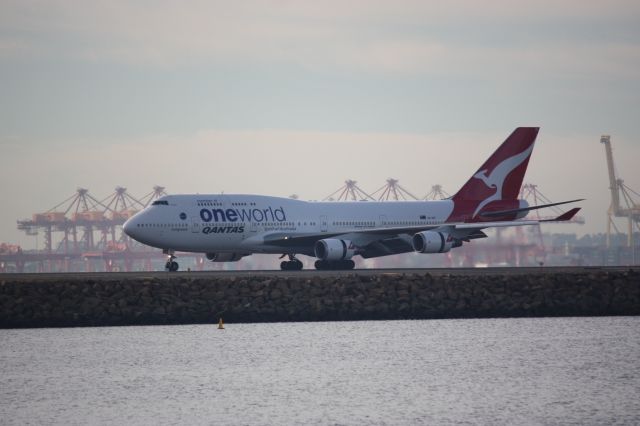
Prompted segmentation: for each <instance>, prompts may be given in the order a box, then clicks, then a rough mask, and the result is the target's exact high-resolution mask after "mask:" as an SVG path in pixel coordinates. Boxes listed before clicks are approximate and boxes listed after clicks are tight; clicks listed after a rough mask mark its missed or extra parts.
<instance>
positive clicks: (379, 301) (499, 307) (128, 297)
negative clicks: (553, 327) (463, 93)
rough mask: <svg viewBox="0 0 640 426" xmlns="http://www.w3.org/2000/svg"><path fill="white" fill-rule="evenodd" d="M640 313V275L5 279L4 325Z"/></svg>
mask: <svg viewBox="0 0 640 426" xmlns="http://www.w3.org/2000/svg"><path fill="white" fill-rule="evenodd" d="M597 315H640V272H638V271H637V270H628V271H593V272H584V273H539V274H535V273H533V274H508V275H499V274H496V275H490V274H489V275H486V274H479V275H455V272H454V271H452V273H451V274H449V275H447V274H439V275H430V274H429V273H426V274H381V275H358V274H357V273H354V274H352V275H348V276H336V277H321V276H314V277H311V278H309V277H308V276H307V277H302V276H301V277H295V276H293V277H291V276H288V277H278V276H275V277H274V276H253V277H247V276H242V277H234V276H226V277H216V278H199V277H198V276H197V274H195V275H193V276H183V275H181V276H175V277H173V276H171V275H167V276H165V277H158V278H155V277H147V278H126V277H123V278H118V276H117V275H111V276H110V277H109V278H105V279H95V278H88V279H83V277H82V275H81V274H80V275H77V276H76V277H74V278H72V279H69V278H68V277H67V278H64V279H60V280H55V279H53V280H51V279H48V280H44V279H43V280H38V279H30V280H28V281H21V280H3V278H2V277H1V276H0V327H2V328H12V327H68V326H109V325H142V324H190V323H216V322H217V321H218V318H219V317H223V318H224V320H225V321H226V322H275V321H339V320H378V319H435V318H489V317H538V316H597Z"/></svg>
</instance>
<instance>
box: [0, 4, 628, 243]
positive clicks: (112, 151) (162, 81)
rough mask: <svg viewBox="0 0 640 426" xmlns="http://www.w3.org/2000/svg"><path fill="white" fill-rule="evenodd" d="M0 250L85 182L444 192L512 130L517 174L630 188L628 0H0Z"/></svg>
mask: <svg viewBox="0 0 640 426" xmlns="http://www.w3.org/2000/svg"><path fill="white" fill-rule="evenodd" d="M0 95H1V96H0V147H1V155H0V179H1V182H2V183H1V184H0V197H1V199H2V200H3V203H2V204H3V206H2V211H1V213H0V241H5V242H14V243H20V244H22V245H23V246H24V247H25V248H31V247H32V246H33V245H34V242H33V240H34V239H33V238H29V239H27V238H26V237H25V236H24V235H23V234H22V233H21V232H19V231H18V230H17V229H16V220H17V219H20V218H28V217H31V214H32V213H35V212H40V211H45V210H47V209H49V208H51V207H53V206H54V205H56V204H57V203H58V202H60V201H62V200H63V199H65V198H67V197H68V196H70V195H71V194H73V193H74V191H75V190H76V188H77V187H79V186H82V187H86V188H89V189H90V192H91V193H92V194H93V195H94V196H96V197H97V198H103V197H106V196H107V195H108V194H110V193H111V192H113V189H114V187H115V186H117V185H122V186H126V187H127V188H129V191H130V193H131V194H132V195H134V196H142V195H143V194H145V193H147V192H149V191H150V190H151V187H152V186H153V185H154V184H160V185H163V186H166V188H167V191H168V192H170V193H181V192H200V193H205V192H219V191H225V192H227V193H233V192H242V193H244V192H248V193H258V194H271V195H281V196H288V195H290V194H293V193H296V194H299V195H300V197H301V198H302V199H321V198H323V197H324V196H326V195H328V194H329V193H331V192H333V191H334V190H335V189H337V188H338V187H340V186H341V185H342V184H343V181H344V180H345V179H347V178H351V179H355V180H357V181H358V183H359V184H360V185H361V186H362V187H363V188H364V189H365V190H368V191H370V192H373V191H374V190H375V189H377V188H379V187H380V186H382V185H383V184H384V182H385V179H387V178H388V177H394V178H397V179H399V180H400V183H401V184H402V185H403V186H405V187H407V188H408V189H409V190H411V191H412V192H413V193H415V194H416V195H424V194H426V193H427V192H429V190H430V188H431V186H432V185H434V184H441V185H443V186H444V188H445V189H446V190H447V191H448V192H450V193H453V192H455V191H456V190H457V189H458V187H459V186H460V185H462V184H463V183H464V182H465V181H466V180H467V179H468V178H469V177H470V175H471V174H472V173H473V172H474V171H475V170H476V169H477V168H478V167H479V166H480V164H481V163H482V162H483V161H484V159H485V158H486V157H487V156H488V155H490V154H491V152H493V150H494V149H495V148H496V147H497V146H498V145H499V144H500V143H501V142H502V141H503V140H504V139H505V137H506V136H507V135H508V134H509V133H510V132H511V131H512V130H513V129H514V128H515V127H517V126H540V127H541V128H542V129H541V132H540V134H539V136H538V143H537V146H536V150H535V151H534V153H533V157H532V160H531V162H530V164H529V171H528V174H527V177H526V181H528V182H532V183H536V184H538V185H539V188H540V189H541V191H542V192H543V193H545V194H546V195H547V196H548V197H549V198H551V199H552V200H554V201H560V200H565V199H573V198H578V197H584V198H587V199H588V201H586V202H584V203H583V204H582V205H583V207H584V211H583V214H584V216H585V217H586V219H587V225H585V226H582V227H578V226H576V225H571V226H567V225H548V228H547V230H551V231H554V232H563V231H566V232H577V233H580V234H581V233H584V232H603V231H604V229H605V223H606V220H605V219H606V214H605V213H606V210H607V207H608V205H609V196H608V186H609V185H608V181H607V173H606V166H605V160H604V150H603V147H602V145H601V144H600V143H599V140H600V135H601V134H603V133H608V134H611V136H612V143H613V146H614V149H615V151H614V155H615V160H616V163H617V168H618V170H619V172H620V175H621V177H623V178H624V179H625V181H626V183H627V184H628V185H629V186H631V187H632V188H635V189H636V190H637V191H638V190H640V171H639V168H638V160H639V159H640V2H637V1H608V2H584V1H577V0H576V1H558V0H554V1H546V0H542V1H536V2H514V1H484V2H480V1H471V0H469V1H448V2H429V1H424V0H421V1H375V0H367V1H348V0H341V1H326V0H325V1H322V2H317V1H309V2H303V1H233V2H229V1H155V0H154V1H127V2H121V1H113V0H110V1H55V0H53V1H52V0H47V1H28V0H19V1H11V0H9V1H8V0H1V1H0Z"/></svg>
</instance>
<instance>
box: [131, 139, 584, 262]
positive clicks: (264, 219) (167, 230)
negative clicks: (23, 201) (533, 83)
mask: <svg viewBox="0 0 640 426" xmlns="http://www.w3.org/2000/svg"><path fill="white" fill-rule="evenodd" d="M538 131H539V128H538V127H518V128H516V129H515V130H514V131H513V133H511V135H510V136H509V137H508V138H507V139H506V140H505V141H504V142H503V143H502V145H500V147H499V148H498V149H497V150H496V151H495V152H494V153H493V154H492V155H491V156H490V157H489V159H488V160H486V161H485V162H484V163H483V164H482V166H481V167H480V168H479V169H478V171H477V172H476V173H475V174H473V176H471V178H470V179H469V180H468V181H467V182H466V183H465V184H464V185H463V186H462V188H461V189H460V190H459V191H458V192H457V193H456V194H455V195H454V196H452V197H450V198H448V199H445V200H438V201H397V202H389V201H385V202H375V201H354V202H313V201H311V202H309V201H301V200H296V199H291V198H281V197H270V196H264V195H234V194H211V195H200V194H181V195H167V196H163V197H161V198H158V199H157V200H156V201H154V202H153V203H152V204H151V205H150V206H148V207H147V208H145V209H144V210H142V211H140V212H139V213H137V214H135V215H134V216H133V217H131V218H130V219H129V220H127V221H126V223H125V224H124V232H125V233H126V234H127V235H128V236H130V237H131V238H133V239H135V240H137V241H139V242H141V243H143V244H146V245H149V246H152V247H156V248H160V249H163V252H164V253H165V254H167V255H168V261H167V263H166V265H165V266H166V270H168V271H177V270H178V268H179V266H178V263H177V262H176V261H175V259H176V256H175V252H177V251H181V252H197V253H205V255H206V258H207V259H208V260H210V261H213V262H236V261H238V260H240V259H242V258H243V257H245V256H249V255H251V254H253V253H270V254H280V255H282V256H281V258H283V257H288V260H285V261H282V262H281V264H280V268H281V269H282V270H301V269H302V267H303V264H302V262H301V261H300V260H299V259H298V258H297V257H296V256H298V255H305V256H311V257H315V258H316V259H317V260H316V261H315V268H316V269H319V270H348V269H353V268H354V267H355V262H354V261H353V258H354V256H361V257H363V258H365V259H368V258H374V257H380V256H388V255H394V254H399V253H409V252H418V253H447V252H449V251H450V250H451V249H454V248H457V247H460V246H462V245H463V244H464V243H469V242H471V241H472V240H475V239H479V238H486V237H487V235H486V234H485V233H484V232H483V230H484V229H487V228H494V227H507V226H527V225H537V224H540V223H541V222H552V221H558V222H562V221H567V220H570V219H571V218H572V217H573V216H574V215H575V214H576V213H577V212H578V211H579V210H580V208H579V207H578V208H573V209H571V210H569V211H568V212H566V213H564V214H562V215H560V216H558V217H556V218H554V219H548V220H523V219H524V218H525V217H526V216H527V214H528V213H529V212H530V211H532V210H536V209H540V208H545V207H552V206H557V205H561V204H567V203H574V202H578V201H583V199H579V200H571V201H563V202H558V203H550V204H544V205H537V206H529V204H528V203H527V201H526V200H521V199H518V195H519V193H520V187H521V186H522V181H523V178H524V174H525V172H526V169H527V166H528V163H529V158H530V156H531V152H532V151H533V147H534V144H535V140H536V137H537V135H538Z"/></svg>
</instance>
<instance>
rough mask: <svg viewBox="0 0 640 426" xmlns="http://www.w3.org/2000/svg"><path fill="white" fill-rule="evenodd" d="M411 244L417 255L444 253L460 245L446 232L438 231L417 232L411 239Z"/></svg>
mask: <svg viewBox="0 0 640 426" xmlns="http://www.w3.org/2000/svg"><path fill="white" fill-rule="evenodd" d="M411 244H412V245H413V249H414V250H415V251H417V252H418V253H446V252H448V251H449V250H451V248H452V247H459V246H461V245H462V243H461V242H460V241H456V240H455V239H454V238H453V237H452V236H451V235H449V234H447V233H446V232H438V231H423V232H418V233H417V234H415V235H414V236H413V238H412V239H411Z"/></svg>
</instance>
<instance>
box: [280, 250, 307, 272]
mask: <svg viewBox="0 0 640 426" xmlns="http://www.w3.org/2000/svg"><path fill="white" fill-rule="evenodd" d="M285 256H289V260H288V261H282V262H281V263H280V269H282V270H283V271H300V270H302V266H303V265H302V262H300V261H299V260H298V259H296V255H295V254H283V255H282V256H280V259H282V258H283V257H285Z"/></svg>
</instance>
